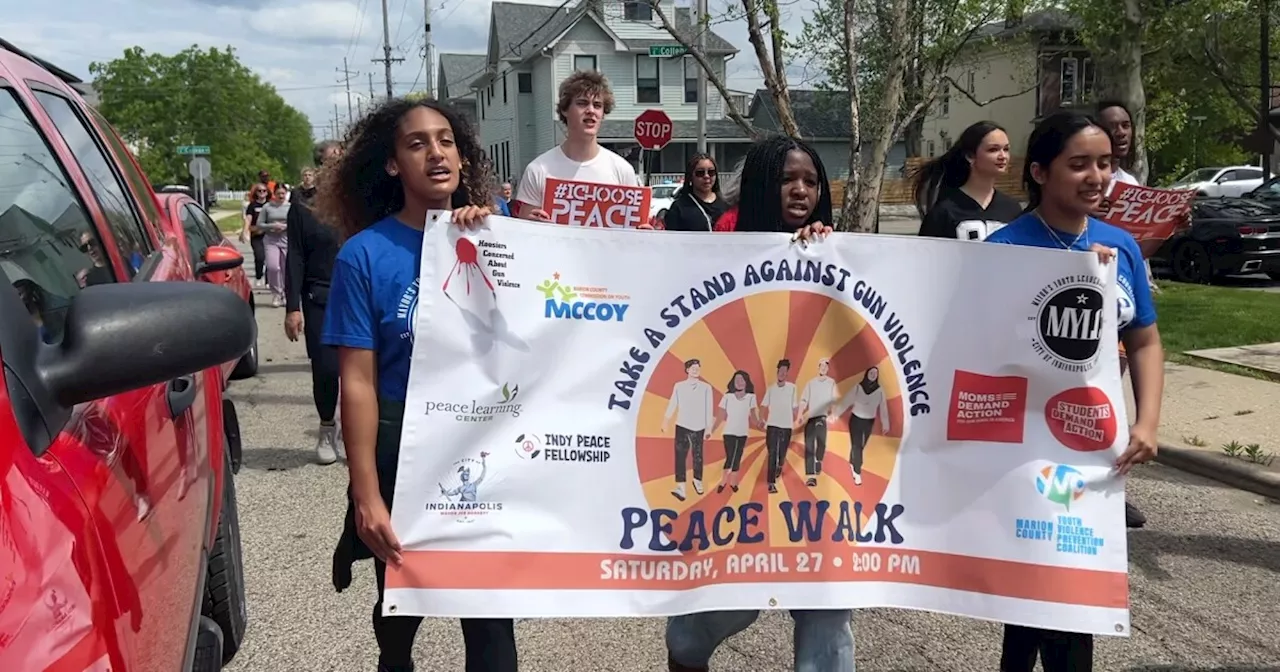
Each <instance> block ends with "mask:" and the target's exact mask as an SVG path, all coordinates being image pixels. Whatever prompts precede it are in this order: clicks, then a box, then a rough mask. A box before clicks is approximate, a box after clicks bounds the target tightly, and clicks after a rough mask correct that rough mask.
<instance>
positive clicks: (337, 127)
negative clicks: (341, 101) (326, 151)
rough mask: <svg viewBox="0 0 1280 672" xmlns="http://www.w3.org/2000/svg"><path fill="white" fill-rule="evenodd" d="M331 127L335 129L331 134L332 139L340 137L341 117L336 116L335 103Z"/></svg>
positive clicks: (336, 106) (336, 105) (335, 104)
mask: <svg viewBox="0 0 1280 672" xmlns="http://www.w3.org/2000/svg"><path fill="white" fill-rule="evenodd" d="M333 128H334V129H335V130H336V132H335V133H334V134H333V139H334V140H337V139H338V138H340V137H342V117H340V116H338V104H337V103H334V104H333Z"/></svg>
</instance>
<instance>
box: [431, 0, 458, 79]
mask: <svg viewBox="0 0 1280 672" xmlns="http://www.w3.org/2000/svg"><path fill="white" fill-rule="evenodd" d="M459 1H461V0H459ZM422 23H423V24H425V25H426V27H427V42H426V44H425V45H423V47H422V58H423V60H424V63H423V64H422V69H423V71H424V72H425V73H426V75H427V76H426V80H427V97H428V98H432V99H434V98H435V97H436V91H435V77H434V73H432V71H431V0H422Z"/></svg>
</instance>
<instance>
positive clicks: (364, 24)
mask: <svg viewBox="0 0 1280 672" xmlns="http://www.w3.org/2000/svg"><path fill="white" fill-rule="evenodd" d="M402 1H403V2H408V0H402ZM419 14H421V11H419ZM249 26H250V28H252V29H253V30H254V31H256V32H257V33H258V34H259V35H262V36H264V37H270V38H281V37H283V38H285V39H287V40H290V41H295V40H296V41H307V42H318V43H321V44H344V45H345V44H347V43H348V42H350V41H351V40H352V39H353V36H354V35H356V34H359V33H362V32H364V31H369V30H372V29H373V28H374V24H373V21H372V17H370V16H369V15H368V14H367V13H366V12H365V11H364V10H362V9H361V8H360V7H357V6H356V4H355V3H353V2H332V1H330V2H308V3H303V4H296V5H287V6H280V7H266V8H263V9H260V10H258V11H256V12H254V13H253V17H252V19H251V20H250V21H249Z"/></svg>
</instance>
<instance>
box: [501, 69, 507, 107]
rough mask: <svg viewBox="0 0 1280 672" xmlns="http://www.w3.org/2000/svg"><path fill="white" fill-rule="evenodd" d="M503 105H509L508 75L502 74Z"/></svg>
mask: <svg viewBox="0 0 1280 672" xmlns="http://www.w3.org/2000/svg"><path fill="white" fill-rule="evenodd" d="M502 104H503V105H506V104H507V73H505V72H504V73H502Z"/></svg>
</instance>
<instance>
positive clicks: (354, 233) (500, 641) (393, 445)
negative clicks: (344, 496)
mask: <svg viewBox="0 0 1280 672" xmlns="http://www.w3.org/2000/svg"><path fill="white" fill-rule="evenodd" d="M347 137H348V142H347V146H346V147H345V148H344V153H343V154H342V157H341V158H339V159H338V160H337V162H336V163H335V164H334V165H333V166H331V167H330V166H326V167H325V170H323V171H322V172H321V176H320V180H321V184H320V187H319V189H318V190H317V191H316V196H315V206H316V212H317V214H318V216H320V217H322V218H323V219H325V220H327V221H328V222H329V223H330V224H332V225H334V226H336V227H337V228H338V229H339V230H340V231H341V232H342V235H343V237H344V238H345V239H346V242H345V243H344V244H343V245H342V248H341V250H340V251H339V252H338V257H337V261H336V262H335V263H334V269H333V279H332V283H331V286H330V292H329V300H328V304H327V305H326V307H325V316H324V320H325V324H324V332H323V338H322V341H323V343H324V344H325V345H329V346H332V347H335V348H337V349H338V362H339V370H340V384H341V386H342V399H341V403H342V435H343V440H344V443H345V445H346V449H347V458H348V461H347V467H348V470H349V472H350V487H349V489H348V504H347V513H346V517H345V521H344V526H343V531H342V536H341V538H340V539H339V541H338V547H337V548H336V549H335V550H334V557H333V584H334V587H335V588H337V589H338V590H340V591H341V590H344V589H345V588H347V587H348V586H349V585H350V584H351V566H352V564H353V563H354V562H355V561H357V560H362V559H366V558H370V557H372V558H374V577H375V579H376V582H377V590H378V594H377V602H376V604H374V607H373V631H374V636H375V638H376V639H377V641H378V669H380V670H385V671H396V672H399V671H408V670H413V669H414V665H413V640H414V638H415V637H416V636H417V633H418V627H419V625H421V623H422V619H421V618H420V617H415V616H386V615H383V613H382V602H383V593H384V591H385V588H386V578H387V568H388V566H391V567H395V568H400V567H401V564H402V555H401V546H400V541H399V540H398V539H397V537H396V534H395V532H394V531H393V530H392V527H391V510H392V507H393V506H394V502H393V499H394V498H395V493H396V473H397V471H398V469H399V458H400V444H401V432H402V428H403V425H404V416H405V398H406V396H407V393H408V385H409V363H410V360H411V358H412V353H413V339H411V338H409V337H408V336H409V335H410V334H412V333H413V329H414V320H413V318H412V316H411V315H410V313H409V312H407V311H405V310H404V309H403V308H404V306H405V305H406V302H407V301H406V300H407V299H408V298H412V297H416V296H417V293H418V285H419V274H420V272H421V268H422V245H423V239H424V235H425V234H424V231H425V228H426V225H427V216H428V212H430V211H432V210H452V211H453V213H452V216H453V221H454V222H455V223H456V224H457V225H458V226H463V227H466V226H473V225H475V223H477V222H479V221H480V220H482V219H483V218H484V217H486V216H487V215H489V214H492V211H491V209H490V206H491V204H492V201H493V190H494V183H493V174H492V170H491V168H490V165H491V164H490V161H489V158H488V157H487V156H485V154H484V152H483V151H482V150H481V149H480V145H479V142H478V141H477V139H476V136H475V134H474V132H473V131H472V129H471V127H470V125H469V124H468V123H467V122H466V120H465V119H464V118H463V117H462V116H460V115H459V114H458V113H457V112H455V111H454V110H453V109H452V108H450V107H448V106H446V105H442V104H440V103H437V102H435V101H433V100H430V99H423V100H417V101H408V100H404V99H399V98H393V99H390V100H388V101H386V102H385V103H383V104H382V105H381V106H379V107H378V108H376V109H374V110H373V111H372V112H370V113H368V114H367V115H365V116H364V117H363V118H361V119H360V120H359V121H357V122H356V125H355V127H354V128H352V129H351V131H350V132H349V133H348V135H347ZM475 494H476V493H475V492H474V490H473V491H472V492H470V493H468V495H467V496H475ZM462 636H463V641H464V642H465V645H466V661H465V665H464V668H465V670H466V671H467V672H516V670H517V669H518V665H517V660H516V642H515V626H514V623H513V622H512V621H511V619H485V618H480V619H462ZM454 667H455V668H456V667H457V665H454Z"/></svg>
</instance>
